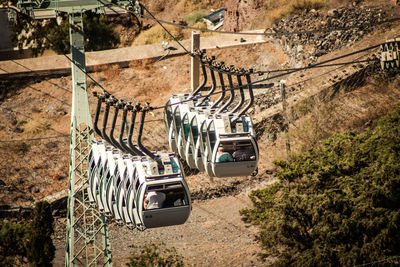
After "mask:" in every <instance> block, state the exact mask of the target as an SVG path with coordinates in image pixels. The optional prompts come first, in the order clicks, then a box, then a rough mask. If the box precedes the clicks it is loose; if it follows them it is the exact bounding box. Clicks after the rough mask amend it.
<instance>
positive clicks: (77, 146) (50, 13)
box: [18, 0, 135, 266]
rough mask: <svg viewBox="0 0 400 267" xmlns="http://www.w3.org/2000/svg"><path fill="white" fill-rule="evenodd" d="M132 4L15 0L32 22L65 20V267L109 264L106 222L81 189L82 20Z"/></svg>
mask: <svg viewBox="0 0 400 267" xmlns="http://www.w3.org/2000/svg"><path fill="white" fill-rule="evenodd" d="M133 2H135V1H134V0H132V1H130V0H126V1H112V3H113V4H111V2H108V1H105V2H101V1H98V0H50V1H43V0H19V1H18V8H19V9H20V10H21V11H22V12H24V13H26V14H28V15H30V16H31V17H33V18H36V19H48V18H55V16H56V15H57V14H58V13H59V12H64V13H68V15H69V25H70V44H71V73H72V84H73V87H72V110H71V139H70V161H69V184H68V207H67V234H66V252H65V266H111V265H112V261H111V248H110V242H109V239H108V233H107V223H106V218H105V216H104V215H103V214H101V213H100V212H99V211H98V210H97V209H96V208H95V207H93V206H91V205H90V202H89V197H88V192H87V190H86V188H87V187H88V185H89V179H88V155H89V151H90V148H91V143H92V141H93V139H94V131H93V124H92V119H91V114H90V110H89V100H88V94H87V87H86V63H85V48H84V45H85V39H84V29H83V16H82V15H83V13H84V12H86V11H89V10H92V11H93V12H97V13H102V14H109V12H107V11H110V10H111V11H115V6H114V4H123V5H124V6H127V5H130V6H135V5H134V4H133ZM106 5H108V6H106ZM122 10H123V9H122ZM118 11H120V10H118ZM111 14H112V13H111Z"/></svg>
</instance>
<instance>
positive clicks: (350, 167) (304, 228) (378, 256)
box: [241, 106, 400, 266]
mask: <svg viewBox="0 0 400 267" xmlns="http://www.w3.org/2000/svg"><path fill="white" fill-rule="evenodd" d="M399 122H400V106H398V107H397V109H396V110H394V111H393V112H391V113H389V114H387V115H386V116H385V117H383V118H382V119H381V120H380V121H379V122H378V123H377V124H376V127H375V128H374V129H372V130H367V131H365V132H364V133H361V134H355V133H352V132H347V133H343V134H338V135H335V136H333V137H331V138H329V139H327V140H326V141H324V142H323V144H322V146H321V147H320V148H316V149H313V150H310V151H309V152H307V153H305V154H300V155H297V156H294V157H293V158H292V159H290V160H289V162H284V161H280V162H276V164H277V165H278V166H280V168H281V169H280V171H279V172H278V177H279V179H280V182H279V183H276V184H274V185H272V186H269V187H267V188H266V189H262V190H256V191H253V192H252V193H251V196H250V197H251V200H252V202H253V205H254V207H253V208H251V209H245V210H242V211H241V214H242V216H243V218H242V219H243V220H244V221H245V222H247V223H252V224H257V225H260V229H261V230H260V232H259V234H258V235H257V240H258V241H259V242H260V244H261V246H262V249H263V253H262V254H261V257H262V258H264V259H266V258H267V257H269V256H275V257H276V258H277V260H276V262H275V263H276V264H277V265H298V266H350V265H352V266H353V265H357V264H365V263H370V262H374V261H381V260H383V259H387V261H386V263H387V264H389V265H390V264H393V265H396V264H399V259H398V258H397V260H396V258H393V256H397V255H399V251H398V248H399V247H400V232H399V231H398V229H399V227H400V165H399V164H398V163H399V162H400V123H399Z"/></svg>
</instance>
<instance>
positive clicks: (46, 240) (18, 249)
mask: <svg viewBox="0 0 400 267" xmlns="http://www.w3.org/2000/svg"><path fill="white" fill-rule="evenodd" d="M53 222H54V219H53V216H52V214H51V208H50V204H49V203H48V202H38V203H36V206H35V209H34V211H33V220H32V222H30V223H25V222H21V223H0V266H16V265H18V264H17V259H18V260H19V263H21V261H23V260H24V259H25V258H27V259H28V261H29V262H30V263H32V264H34V265H35V266H51V265H52V264H51V262H52V261H53V259H54V256H55V247H54V245H53V241H52V239H51V235H52V234H53V232H54V230H53ZM25 260H26V259H25Z"/></svg>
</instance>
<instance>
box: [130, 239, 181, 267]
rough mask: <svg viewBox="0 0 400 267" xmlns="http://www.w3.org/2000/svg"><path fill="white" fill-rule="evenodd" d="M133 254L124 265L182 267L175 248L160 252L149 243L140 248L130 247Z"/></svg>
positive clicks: (156, 246)
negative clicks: (132, 249)
mask: <svg viewBox="0 0 400 267" xmlns="http://www.w3.org/2000/svg"><path fill="white" fill-rule="evenodd" d="M132 247H133V248H134V252H133V254H132V256H131V257H130V258H129V262H128V263H127V264H126V265H127V266H128V267H150V266H151V267H157V266H160V267H161V266H162V267H183V266H184V264H183V259H182V256H180V255H178V254H177V252H176V249H175V248H171V249H168V248H166V249H163V250H160V248H159V246H158V245H156V244H154V243H151V244H146V245H144V246H142V247H138V246H132Z"/></svg>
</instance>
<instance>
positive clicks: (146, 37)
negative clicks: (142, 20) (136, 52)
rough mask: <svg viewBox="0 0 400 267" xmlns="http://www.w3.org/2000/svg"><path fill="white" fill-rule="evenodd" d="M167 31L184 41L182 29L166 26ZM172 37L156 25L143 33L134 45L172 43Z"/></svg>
mask: <svg viewBox="0 0 400 267" xmlns="http://www.w3.org/2000/svg"><path fill="white" fill-rule="evenodd" d="M165 27H166V29H167V30H168V31H169V32H170V33H171V34H172V35H173V36H175V37H176V38H178V39H179V40H181V39H182V37H183V36H182V30H181V29H180V28H176V27H172V26H165ZM172 40H173V39H172V37H171V36H170V35H169V34H168V33H167V32H166V31H165V30H164V29H163V28H162V27H161V26H160V25H155V26H153V27H151V28H150V29H148V30H146V31H143V32H141V33H140V34H139V35H138V37H137V38H136V39H135V41H134V42H133V45H134V46H135V45H147V44H156V43H161V42H162V41H172Z"/></svg>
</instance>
